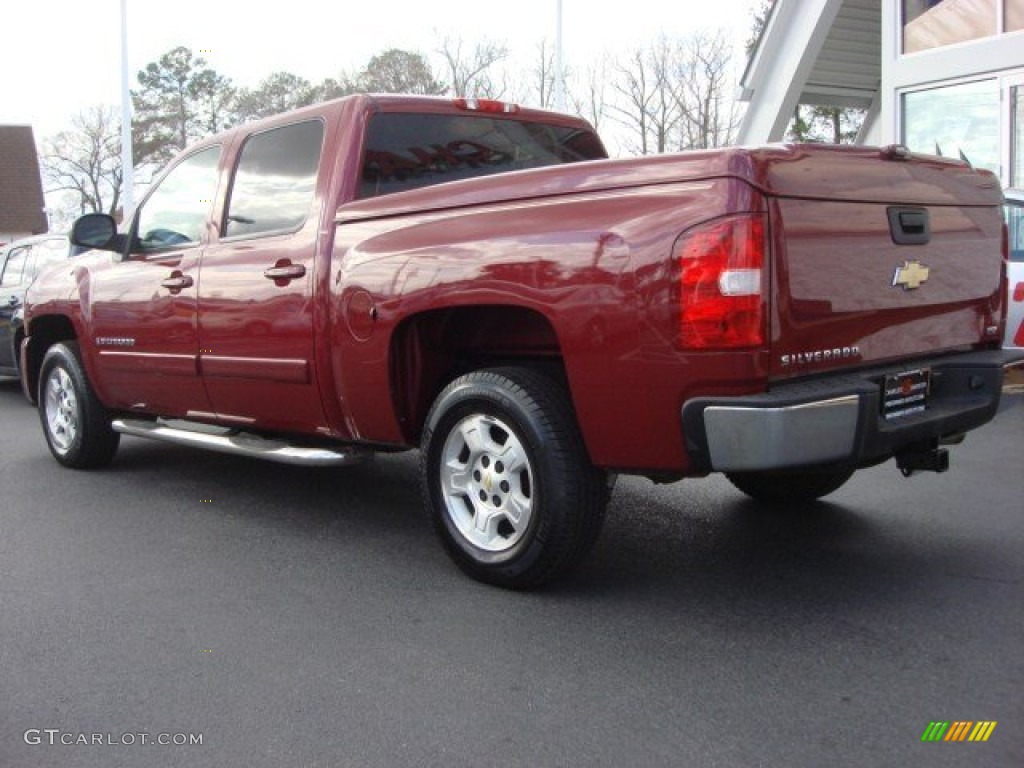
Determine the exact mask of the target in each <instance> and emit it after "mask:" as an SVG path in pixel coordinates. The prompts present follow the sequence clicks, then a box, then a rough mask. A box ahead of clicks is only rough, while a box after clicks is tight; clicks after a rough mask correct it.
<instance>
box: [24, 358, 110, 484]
mask: <svg viewBox="0 0 1024 768" xmlns="http://www.w3.org/2000/svg"><path fill="white" fill-rule="evenodd" d="M39 419H40V421H41V423H42V425H43V435H45V437H46V444H47V445H48V446H49V447H50V452H51V453H52V454H53V456H54V458H55V459H57V461H59V462H60V463H61V464H63V465H64V466H65V467H73V468H75V469H88V468H94V467H102V466H105V465H107V464H109V463H110V461H111V460H112V459H113V458H114V454H115V453H117V446H118V444H119V443H120V440H121V436H120V435H119V434H118V433H117V432H115V431H114V430H113V429H111V427H110V415H109V414H108V413H107V410H106V408H104V407H103V404H102V403H101V402H100V401H99V399H98V398H97V397H96V394H95V393H94V392H93V390H92V386H91V385H90V384H89V379H88V377H86V375H85V369H84V368H83V367H82V361H81V357H80V355H79V351H78V344H77V343H76V342H73V341H66V342H63V343H60V344H54V345H53V346H52V347H50V348H49V349H48V350H46V355H45V357H43V365H42V367H41V368H40V370H39Z"/></svg>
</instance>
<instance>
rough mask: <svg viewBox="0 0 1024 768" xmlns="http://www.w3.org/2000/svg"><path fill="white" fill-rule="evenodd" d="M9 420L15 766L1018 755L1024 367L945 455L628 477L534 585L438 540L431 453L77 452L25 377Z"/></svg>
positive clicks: (0, 607) (5, 614)
mask: <svg viewBox="0 0 1024 768" xmlns="http://www.w3.org/2000/svg"><path fill="white" fill-rule="evenodd" d="M0 424H2V435H3V450H2V452H0V498H2V502H0V510H2V511H0V563H2V564H3V565H2V571H0V611H2V615H0V661H2V665H0V669H2V671H3V675H2V678H0V766H3V768H37V767H38V766H47V767H63V766H103V768H116V767H117V766H218V767H226V766H274V767H275V768H277V767H283V766H303V767H311V766H325V767H327V766H332V767H333V766H467V767H468V766H531V767H533V766H614V767H615V768H619V767H621V766H631V767H632V766H729V767H735V766H820V765H830V766H1018V765H1021V764H1022V763H1024V696H1022V695H1021V692H1022V691H1024V504H1022V502H1021V499H1022V498H1024V472H1022V470H1024V463H1022V461H1021V456H1022V448H1024V441H1022V437H1024V394H1014V395H1011V396H1008V397H1007V398H1006V402H1005V404H1004V408H1003V411H1002V412H1001V414H1000V417H999V419H998V420H997V421H996V422H995V423H993V424H991V425H989V426H987V427H985V428H984V429H983V430H981V431H979V432H977V433H975V434H974V435H973V436H971V437H969V438H968V440H967V442H966V443H965V444H964V445H963V446H960V447H957V448H954V449H953V453H952V469H951V471H950V472H949V473H947V474H944V475H940V476H933V475H929V476H922V477H915V478H913V479H911V480H904V479H903V478H902V477H901V476H900V475H899V473H898V472H897V471H896V470H895V468H894V467H893V465H891V464H889V465H886V466H884V467H879V468H875V469H872V470H867V471H864V472H861V473H859V474H858V475H857V476H856V477H855V478H854V479H853V480H852V481H851V482H850V483H849V484H848V485H847V486H846V487H844V488H843V489H841V490H840V491H839V492H837V493H836V494H834V495H833V496H831V497H829V498H828V499H827V500H826V501H825V502H824V503H820V504H817V505H814V506H812V507H810V508H808V509H806V510H804V511H803V512H802V513H801V514H799V515H796V516H795V517H793V518H788V519H787V518H780V517H779V516H778V515H774V514H771V513H770V512H769V511H767V510H766V509H765V508H763V507H761V506H759V505H757V504H755V503H753V502H749V501H746V500H744V498H743V497H742V496H740V495H739V494H738V493H737V492H735V491H733V490H732V489H731V487H730V486H729V485H728V484H727V483H726V482H725V481H724V480H721V479H716V478H712V479H708V480H702V481H687V482H684V483H680V484H676V485H671V486H654V485H652V484H650V483H649V482H647V481H644V480H639V479H631V478H627V479H623V480H622V481H621V482H620V485H619V487H618V488H617V490H616V493H615V496H614V498H613V502H612V506H611V508H610V510H609V517H608V521H607V524H606V527H605V529H604V532H603V535H602V537H601V539H600V541H599V542H598V545H597V547H596V549H595V551H594V553H593V554H592V556H591V557H590V559H589V560H588V561H587V562H586V563H585V565H584V566H583V568H582V569H581V570H580V571H579V572H578V573H577V574H576V575H575V576H574V577H573V578H571V579H570V580H569V581H567V582H565V583H563V584H561V585H558V586H557V587H555V588H551V589H547V590H544V591H541V592H537V593H529V594H516V593H509V592H503V591H500V590H496V589H493V588H489V587H485V586H482V585H479V584H476V583H474V582H472V581H470V580H468V579H467V578H465V577H464V576H462V575H461V574H460V573H459V572H458V571H457V569H456V568H455V567H454V566H453V565H452V564H451V563H450V562H449V561H448V559H447V557H446V556H445V555H444V553H443V551H442V549H441V547H440V545H439V544H438V543H437V542H436V541H435V539H434V535H433V533H432V531H431V529H430V526H429V523H428V521H427V520H426V518H425V516H424V515H423V514H422V513H421V511H420V507H419V496H418V488H417V483H416V459H417V457H416V456H415V455H414V454H408V455H402V456H395V457H387V458H382V459H380V460H378V461H376V462H374V463H372V464H370V465H368V466H365V467H358V468H354V469H348V470H345V471H338V470H322V471H313V470H308V469H299V468H293V467H287V466H278V465H269V464H263V463H257V462H253V461H247V460H243V459H239V458H235V457H229V456H221V455H216V454H207V453H199V452H195V451H190V450H188V449H184V448H177V447H172V446H166V445H160V444H156V443H150V442H146V441H142V440H135V439H125V440H124V441H123V442H122V448H121V452H120V453H119V455H118V458H117V460H116V461H115V462H114V464H113V465H112V466H111V467H110V468H109V469H106V470H103V471H97V472H88V473H84V472H74V471H70V470H65V469H62V468H60V467H59V466H58V465H57V464H56V463H55V462H54V461H53V460H52V459H51V458H50V456H49V454H48V452H47V451H46V448H45V445H44V443H43V439H42V436H41V434H40V431H39V425H38V422H37V420H36V414H35V411H34V410H33V409H32V408H30V407H28V406H27V405H26V404H25V402H24V400H23V399H22V397H21V394H20V392H19V390H18V389H17V386H16V383H15V382H13V381H0ZM933 721H995V722H996V723H997V726H996V727H995V728H994V730H993V731H992V733H991V736H990V738H989V740H988V741H987V742H984V743H969V742H963V743H956V742H940V743H922V741H921V737H922V734H923V733H924V731H925V730H926V728H927V727H928V726H929V724H930V723H931V722H933ZM143 734H145V738H143ZM97 736H98V737H99V740H98V742H97V739H96V738H95V737H97ZM197 736H198V737H199V738H200V740H201V744H200V743H187V742H189V741H192V742H194V741H195V740H196V737H197ZM160 737H167V738H166V739H163V740H164V741H168V742H171V743H169V744H161V743H155V742H157V741H158V740H159V739H160ZM179 737H183V738H184V740H185V741H186V743H180V742H181V740H182V739H181V738H179ZM83 738H84V740H85V742H86V743H82V739H83ZM51 742H52V743H51ZM68 742H71V743H68ZM175 742H178V743H175Z"/></svg>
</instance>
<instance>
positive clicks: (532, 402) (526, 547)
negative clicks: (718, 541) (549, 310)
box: [420, 368, 608, 589]
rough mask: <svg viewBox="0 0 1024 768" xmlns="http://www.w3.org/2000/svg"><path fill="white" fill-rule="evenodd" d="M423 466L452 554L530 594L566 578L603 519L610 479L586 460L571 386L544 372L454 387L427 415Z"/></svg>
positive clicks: (489, 375) (482, 576)
mask: <svg viewBox="0 0 1024 768" xmlns="http://www.w3.org/2000/svg"><path fill="white" fill-rule="evenodd" d="M420 466H421V480H422V485H423V493H424V502H425V504H426V506H427V509H428V510H429V512H430V515H431V517H432V519H433V522H434V526H435V528H436V529H437V531H438V533H439V534H440V536H441V540H442V542H443V543H444V546H445V548H446V549H447V551H448V553H449V554H450V555H451V556H452V558H453V559H454V560H455V562H456V563H457V564H458V565H459V567H460V568H462V569H463V570H464V571H465V572H466V573H468V574H469V575H470V576H472V577H473V578H475V579H478V580H480V581H484V582H487V583H489V584H495V585H498V586H502V587H509V588H513V589H524V588H528V587H535V586H539V585H540V584H543V583H545V582H548V581H550V580H552V579H555V578H556V577H558V576H561V575H563V574H564V573H566V572H567V571H569V570H570V569H571V568H572V567H573V566H574V565H576V563H578V562H579V561H580V560H581V559H582V557H583V556H584V555H585V554H586V552H587V551H588V550H589V548H590V546H591V545H592V544H593V542H594V540H595V539H596V538H597V534H598V532H599V531H600V528H601V524H602V522H603V519H604V510H605V506H606V504H607V499H608V491H607V482H606V476H605V473H604V472H602V471H600V470H598V469H596V468H595V467H593V466H592V465H591V463H590V460H589V458H588V457H587V453H586V449H585V447H584V445H583V439H582V437H581V436H580V434H579V430H578V428H577V426H576V421H575V418H574V415H573V410H572V405H571V402H570V400H569V397H568V394H567V393H566V391H565V388H564V387H563V386H562V385H561V384H559V383H558V382H556V381H554V380H553V379H551V378H549V377H548V376H546V375H544V374H542V373H539V372H537V371H533V370H530V369H525V368H504V369H494V370H483V371H476V372H473V373H469V374H466V375H465V376H461V377H460V378H458V379H456V380H455V381H453V382H452V383H451V384H449V385H448V386H447V387H446V388H445V389H444V391H442V392H441V394H440V395H439V396H438V398H437V400H436V401H435V403H434V406H433V408H432V409H431V411H430V414H429V415H428V417H427V423H426V427H425V429H424V433H423V440H422V452H421V464H420Z"/></svg>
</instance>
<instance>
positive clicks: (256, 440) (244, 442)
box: [111, 419, 372, 467]
mask: <svg viewBox="0 0 1024 768" xmlns="http://www.w3.org/2000/svg"><path fill="white" fill-rule="evenodd" d="M111 426H112V427H113V429H114V431H115V432H120V433H121V434H123V435H132V436H133V437H145V438H148V439H151V440H160V441H163V442H166V443H174V444H176V445H187V446H191V447H194V448H205V449H207V450H211V451H218V452H220V453H231V454H234V455H236V456H247V457H249V458H254V459H265V460H267V461H276V462H279V463H281V464H297V465H300V466H306V467H341V466H350V465H353V464H360V463H362V462H364V461H366V460H367V459H368V458H369V457H370V456H371V455H372V452H370V451H367V450H365V449H361V448H355V447H348V446H345V447H338V448H307V447H304V446H300V445H293V444H291V443H288V442H286V441H284V440H271V439H268V438H264V437H260V436H258V435H253V434H249V433H246V432H239V431H237V430H233V429H225V428H221V427H211V426H210V425H204V424H196V425H195V429H180V428H177V427H170V426H167V425H166V424H161V423H160V422H154V421H142V420H139V419H116V420H114V421H113V422H112V423H111ZM200 430H202V431H200Z"/></svg>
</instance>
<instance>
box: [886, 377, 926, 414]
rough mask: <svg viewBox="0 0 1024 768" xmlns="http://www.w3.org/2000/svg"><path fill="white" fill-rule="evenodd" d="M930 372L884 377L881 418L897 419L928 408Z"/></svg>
mask: <svg viewBox="0 0 1024 768" xmlns="http://www.w3.org/2000/svg"><path fill="white" fill-rule="evenodd" d="M931 378H932V372H931V369H929V368H918V369H917V370H913V371H904V372H903V373H897V374H893V375H892V376H886V377H885V389H884V390H883V392H882V416H884V417H885V418H886V419H898V418H900V417H901V416H910V415H911V414H914V413H921V412H922V411H924V410H925V408H927V407H928V392H929V390H930V388H931Z"/></svg>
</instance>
